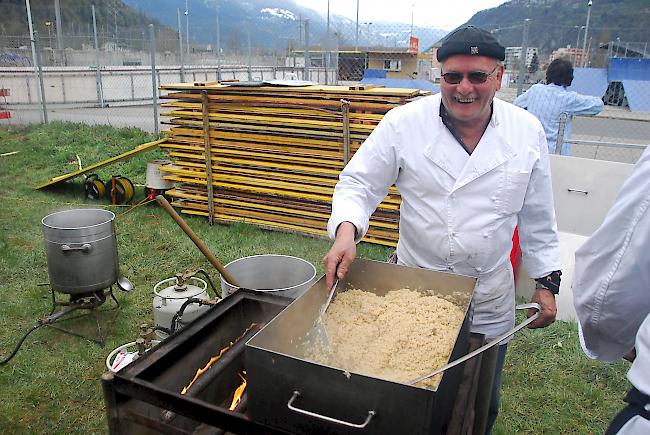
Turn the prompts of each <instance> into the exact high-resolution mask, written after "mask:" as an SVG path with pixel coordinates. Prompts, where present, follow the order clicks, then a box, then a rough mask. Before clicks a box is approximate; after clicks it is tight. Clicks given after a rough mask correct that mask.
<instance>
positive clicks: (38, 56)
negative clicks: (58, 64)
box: [34, 30, 48, 124]
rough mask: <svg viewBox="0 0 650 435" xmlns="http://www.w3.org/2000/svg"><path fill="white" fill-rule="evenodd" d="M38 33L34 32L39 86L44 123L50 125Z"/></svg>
mask: <svg viewBox="0 0 650 435" xmlns="http://www.w3.org/2000/svg"><path fill="white" fill-rule="evenodd" d="M38 42H39V39H38V31H36V30H34V47H35V48H36V59H34V61H35V62H36V68H37V70H38V85H39V89H40V91H41V108H42V110H43V122H44V123H46V124H47V123H48V121H47V106H46V105H45V84H44V83H43V81H44V78H43V64H42V62H41V47H39V44H38Z"/></svg>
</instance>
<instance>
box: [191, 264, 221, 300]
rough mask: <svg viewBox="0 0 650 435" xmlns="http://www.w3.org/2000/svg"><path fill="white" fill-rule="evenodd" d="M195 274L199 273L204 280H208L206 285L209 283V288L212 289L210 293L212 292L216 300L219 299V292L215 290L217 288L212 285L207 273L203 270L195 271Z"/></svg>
mask: <svg viewBox="0 0 650 435" xmlns="http://www.w3.org/2000/svg"><path fill="white" fill-rule="evenodd" d="M196 273H201V274H203V275H204V276H205V279H207V280H208V283H210V287H212V291H214V295H215V296H216V297H218V298H221V292H220V291H218V290H217V288H216V287H215V286H214V283H213V282H212V279H210V275H208V272H206V271H205V269H197V270H196Z"/></svg>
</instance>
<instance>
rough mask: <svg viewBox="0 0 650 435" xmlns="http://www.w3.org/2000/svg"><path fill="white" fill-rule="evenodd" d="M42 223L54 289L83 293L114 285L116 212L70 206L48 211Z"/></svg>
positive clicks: (115, 271)
mask: <svg viewBox="0 0 650 435" xmlns="http://www.w3.org/2000/svg"><path fill="white" fill-rule="evenodd" d="M42 224H43V236H44V238H45V253H46V255H47V270H48V273H49V276H50V286H51V287H52V289H53V290H55V291H59V292H63V293H70V294H86V293H93V292H95V291H98V290H102V289H106V288H108V287H110V286H111V285H113V284H115V282H116V281H117V276H118V260H117V238H116V237H115V214H113V213H112V212H110V211H107V210H102V209H92V208H86V209H72V210H65V211H60V212H56V213H52V214H49V215H47V216H45V217H44V218H43V220H42Z"/></svg>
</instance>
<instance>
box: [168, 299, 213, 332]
mask: <svg viewBox="0 0 650 435" xmlns="http://www.w3.org/2000/svg"><path fill="white" fill-rule="evenodd" d="M204 303H205V300H204V299H199V298H189V299H187V300H186V301H185V302H183V305H181V307H180V308H179V310H178V311H176V314H174V317H172V324H171V327H172V332H176V329H177V326H178V325H177V323H178V320H179V319H180V318H181V317H183V312H185V308H187V307H188V306H189V305H190V304H199V305H203V304H204Z"/></svg>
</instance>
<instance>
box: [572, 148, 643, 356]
mask: <svg viewBox="0 0 650 435" xmlns="http://www.w3.org/2000/svg"><path fill="white" fill-rule="evenodd" d="M649 206H650V149H647V150H646V151H645V153H644V154H643V156H642V157H641V159H640V160H639V162H638V163H637V165H636V166H635V168H634V170H633V171H632V173H631V175H630V176H629V178H628V179H627V180H626V181H625V183H624V184H623V187H622V188H621V191H620V192H619V194H618V196H617V197H616V200H615V201H614V205H613V206H612V208H611V209H610V210H609V212H608V214H607V216H606V217H605V220H604V222H603V224H602V225H601V226H600V228H598V230H596V231H595V232H594V234H593V235H592V236H591V237H590V238H589V239H588V240H587V241H586V242H585V243H584V244H583V245H582V247H580V249H578V250H577V251H576V255H575V260H576V261H575V271H574V278H573V299H574V305H575V308H576V312H577V315H578V319H579V321H580V326H581V327H582V332H583V336H584V344H585V348H586V349H587V350H588V351H589V352H590V353H591V354H593V355H594V356H595V357H596V358H598V359H599V360H601V361H604V362H612V361H615V360H617V359H619V358H620V357H621V356H623V355H624V354H625V353H627V352H628V351H630V350H631V349H632V348H633V347H634V339H635V336H636V333H637V330H638V329H639V326H640V325H641V323H642V322H643V320H644V319H645V318H646V316H647V315H648V313H649V312H650V212H649V210H648V208H649Z"/></svg>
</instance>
